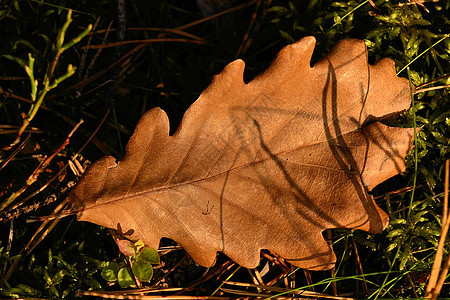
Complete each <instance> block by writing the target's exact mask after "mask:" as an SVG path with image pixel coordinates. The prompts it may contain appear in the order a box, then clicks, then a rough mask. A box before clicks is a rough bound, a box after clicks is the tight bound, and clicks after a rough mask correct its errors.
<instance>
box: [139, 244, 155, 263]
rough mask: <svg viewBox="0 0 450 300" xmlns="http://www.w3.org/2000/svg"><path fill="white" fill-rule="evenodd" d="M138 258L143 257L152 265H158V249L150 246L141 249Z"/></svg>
mask: <svg viewBox="0 0 450 300" xmlns="http://www.w3.org/2000/svg"><path fill="white" fill-rule="evenodd" d="M140 259H144V260H146V261H148V262H149V263H151V264H154V265H159V263H160V260H159V254H158V251H156V250H155V249H153V248H150V247H145V248H144V249H142V252H141V253H140V254H139V260H140Z"/></svg>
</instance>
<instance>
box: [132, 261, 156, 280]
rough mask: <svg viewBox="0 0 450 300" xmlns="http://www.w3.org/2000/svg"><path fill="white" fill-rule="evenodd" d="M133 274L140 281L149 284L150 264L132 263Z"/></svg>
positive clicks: (151, 272)
mask: <svg viewBox="0 0 450 300" xmlns="http://www.w3.org/2000/svg"><path fill="white" fill-rule="evenodd" d="M132 270H133V274H134V275H135V276H136V277H137V278H139V280H140V281H146V282H149V281H150V279H152V277H153V267H152V264H151V263H150V262H148V261H146V260H143V259H142V260H138V261H135V262H134V263H133V267H132Z"/></svg>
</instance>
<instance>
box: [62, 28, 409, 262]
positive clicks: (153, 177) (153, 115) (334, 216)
mask: <svg viewBox="0 0 450 300" xmlns="http://www.w3.org/2000/svg"><path fill="white" fill-rule="evenodd" d="M314 45H315V39H314V38H313V37H306V38H304V39H302V40H301V41H299V42H297V43H295V44H292V45H289V46H287V47H285V48H284V49H282V50H281V51H280V53H279V54H278V56H277V58H276V59H275V61H274V62H273V63H272V65H271V66H270V67H269V68H268V69H267V70H266V71H265V72H264V73H263V74H261V75H259V76H258V77H256V78H255V79H254V80H253V81H251V82H250V83H248V84H245V83H244V81H243V72H244V62H243V61H242V60H236V61H234V62H232V63H230V64H229V65H228V66H226V68H225V69H224V70H223V71H222V72H221V73H220V74H219V75H217V76H215V77H214V79H213V81H212V83H211V85H210V86H209V87H208V88H206V89H205V91H203V93H202V94H201V95H200V97H199V98H198V99H197V101H196V102H195V103H194V104H193V105H192V106H191V107H190V108H189V110H188V111H187V112H186V114H185V115H184V118H183V120H182V122H181V124H180V126H179V128H178V129H177V131H176V132H175V134H174V135H172V136H169V122H168V119H167V116H166V114H165V113H164V112H163V111H162V110H161V109H159V108H155V109H152V110H151V111H149V112H148V113H147V114H146V115H145V116H144V117H142V119H141V121H140V122H139V124H138V125H137V127H136V130H135V132H134V135H133V136H132V137H131V139H130V141H129V143H128V146H127V149H126V155H125V157H124V159H123V160H122V161H119V162H116V160H115V159H114V158H113V157H110V156H107V157H104V158H102V159H100V160H99V161H97V162H96V163H95V164H94V165H93V166H92V167H91V168H90V169H89V170H88V171H87V172H86V174H85V175H84V178H83V179H82V180H81V182H80V183H79V184H78V185H77V187H76V188H75V189H74V190H73V191H72V193H71V194H70V196H69V198H70V201H71V203H72V204H73V209H74V210H77V211H79V220H83V221H89V222H94V223H96V224H99V225H102V226H106V227H110V228H115V227H116V225H117V223H120V225H121V226H122V228H123V230H124V231H127V230H130V229H133V230H134V233H133V235H132V236H131V238H133V239H136V240H137V239H142V240H143V241H144V242H145V243H146V244H147V245H148V246H150V247H153V248H157V247H158V245H159V241H160V239H161V237H168V238H170V239H173V240H175V241H177V242H178V243H180V244H181V245H182V246H183V247H184V248H185V249H186V251H187V252H188V253H189V254H190V255H191V256H192V257H193V259H194V260H196V261H197V262H198V263H199V264H201V265H204V266H211V265H213V264H214V261H215V259H216V252H217V251H222V252H223V253H225V254H226V255H228V256H229V257H230V258H231V259H233V260H234V261H235V262H237V263H238V264H240V265H242V266H244V267H248V268H253V267H255V266H257V265H258V263H259V259H260V256H259V251H260V249H268V250H270V251H273V252H275V253H277V254H278V255H280V256H282V257H284V258H286V259H287V260H288V261H289V262H291V263H292V264H294V265H296V266H299V267H302V268H308V269H312V270H324V269H329V268H331V267H332V266H333V264H334V262H335V260H336V258H335V255H334V253H333V251H332V250H331V249H330V247H329V246H328V245H327V243H326V242H325V240H324V238H323V237H322V231H323V230H325V229H329V228H357V229H363V230H367V231H370V232H373V233H376V232H379V231H381V230H382V229H383V228H385V227H386V225H387V223H388V216H387V215H386V213H384V212H383V211H382V210H381V209H380V208H379V207H378V206H377V205H376V204H375V202H374V201H373V198H372V196H370V195H369V194H368V191H370V190H371V189H372V188H373V187H375V186H376V185H377V184H379V183H381V182H382V181H384V180H386V179H387V178H390V177H392V176H394V175H395V174H398V173H400V172H402V171H403V170H404V168H405V165H404V161H403V160H404V157H405V155H406V153H407V152H408V150H409V149H410V147H411V143H412V136H413V129H403V128H393V127H388V126H386V125H383V124H382V123H380V122H378V121H377V120H380V119H382V118H385V117H386V116H389V115H391V114H393V113H397V112H400V111H402V110H404V109H406V108H407V107H408V106H409V101H410V100H409V85H408V81H407V80H406V79H404V78H398V77H396V75H395V69H394V63H393V61H391V60H389V59H384V60H381V61H379V62H378V63H377V64H375V65H373V66H369V65H368V62H367V51H366V48H365V45H364V42H363V41H359V40H344V41H341V42H339V43H338V44H337V45H336V46H335V48H334V49H333V50H332V51H331V52H330V53H329V54H328V55H327V56H326V57H325V58H323V59H322V60H320V61H319V62H317V63H316V64H315V65H314V67H311V66H310V58H311V55H312V52H313V49H314Z"/></svg>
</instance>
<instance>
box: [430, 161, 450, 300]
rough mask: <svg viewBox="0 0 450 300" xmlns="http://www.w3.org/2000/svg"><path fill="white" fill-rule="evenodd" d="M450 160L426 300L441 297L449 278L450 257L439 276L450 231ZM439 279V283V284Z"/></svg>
mask: <svg viewBox="0 0 450 300" xmlns="http://www.w3.org/2000/svg"><path fill="white" fill-rule="evenodd" d="M449 173H450V159H447V161H446V162H445V182H444V193H445V194H444V205H443V208H442V227H441V236H440V238H439V244H438V247H437V250H436V257H435V259H434V262H433V267H432V268H431V274H430V278H429V279H428V284H427V287H426V289H425V296H424V298H425V299H436V298H437V296H438V295H439V292H440V290H441V288H442V284H443V282H442V281H443V280H445V277H446V276H447V272H448V267H449V263H450V261H449V257H450V255H449V256H447V259H446V261H445V263H444V266H443V268H442V271H441V275H440V276H439V269H440V268H441V264H442V258H443V255H444V245H445V240H446V238H447V233H448V229H449V226H450V218H449V217H448V190H449V181H450V174H449ZM438 277H439V283H438Z"/></svg>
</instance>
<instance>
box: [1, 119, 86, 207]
mask: <svg viewBox="0 0 450 300" xmlns="http://www.w3.org/2000/svg"><path fill="white" fill-rule="evenodd" d="M83 122H84V121H83V120H80V121H79V122H78V124H76V125H75V127H74V128H73V129H72V130H71V131H70V133H69V134H68V135H67V137H66V139H65V140H64V142H63V143H62V144H61V145H60V146H59V147H58V148H57V149H56V150H55V151H53V153H52V154H51V155H50V156H48V157H46V158H45V159H44V160H42V161H41V163H40V164H39V165H38V167H37V168H36V169H35V170H34V171H33V173H32V174H31V175H30V176H29V177H28V179H27V180H26V182H25V184H24V185H23V186H22V188H20V189H19V190H18V191H16V192H13V193H12V194H11V195H10V196H9V197H8V199H7V200H6V201H5V202H3V203H1V204H0V211H3V210H4V209H5V208H6V207H7V206H9V205H10V204H11V203H12V202H13V201H14V200H15V199H16V198H17V197H18V196H20V195H21V194H22V193H23V192H25V191H26V190H27V189H28V187H29V186H31V185H32V184H33V183H35V182H36V181H37V179H38V177H39V176H40V175H41V174H42V173H43V172H44V171H45V169H46V168H47V166H48V165H49V164H50V162H51V161H52V160H53V158H55V156H56V154H58V153H59V152H61V150H62V149H64V148H65V147H66V146H67V145H68V144H69V142H70V138H71V137H72V135H73V134H74V132H75V131H76V130H77V129H78V127H80V125H81V124H83Z"/></svg>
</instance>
